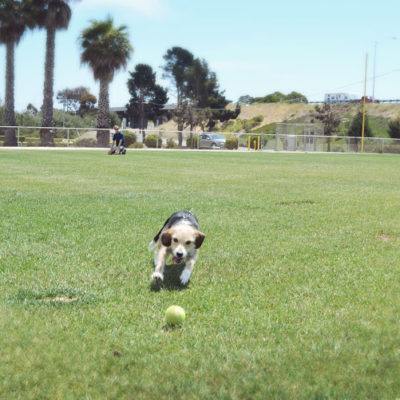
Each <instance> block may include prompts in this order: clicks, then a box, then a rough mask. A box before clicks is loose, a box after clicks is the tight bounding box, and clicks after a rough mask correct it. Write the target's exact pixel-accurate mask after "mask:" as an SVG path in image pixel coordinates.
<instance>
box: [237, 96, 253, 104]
mask: <svg viewBox="0 0 400 400" xmlns="http://www.w3.org/2000/svg"><path fill="white" fill-rule="evenodd" d="M253 101H254V99H253V97H251V96H249V95H248V94H246V95H244V96H240V97H239V99H238V101H237V102H238V104H252V103H253Z"/></svg>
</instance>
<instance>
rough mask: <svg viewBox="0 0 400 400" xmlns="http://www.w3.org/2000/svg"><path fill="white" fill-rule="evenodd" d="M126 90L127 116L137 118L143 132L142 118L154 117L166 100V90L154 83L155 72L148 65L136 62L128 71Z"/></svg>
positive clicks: (158, 113)
mask: <svg viewBox="0 0 400 400" xmlns="http://www.w3.org/2000/svg"><path fill="white" fill-rule="evenodd" d="M129 74H130V76H131V78H130V79H129V80H128V90H129V94H130V95H131V98H130V100H129V103H128V104H127V106H126V107H127V114H128V116H129V117H133V118H137V119H138V120H139V129H140V130H141V131H142V134H143V139H144V137H145V133H144V118H145V117H147V118H148V119H151V118H155V117H156V116H158V115H160V112H161V109H162V108H163V107H164V105H165V103H166V102H167V101H168V96H167V91H166V90H165V89H164V88H162V87H161V86H160V85H157V83H156V73H155V72H153V69H152V68H151V66H150V65H147V64H137V65H136V67H135V71H134V72H130V73H129Z"/></svg>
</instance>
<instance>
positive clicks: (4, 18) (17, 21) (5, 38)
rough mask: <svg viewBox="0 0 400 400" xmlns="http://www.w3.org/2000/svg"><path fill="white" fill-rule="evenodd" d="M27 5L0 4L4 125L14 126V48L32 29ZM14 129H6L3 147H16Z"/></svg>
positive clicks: (7, 1) (14, 1)
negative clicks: (4, 51) (4, 76)
mask: <svg viewBox="0 0 400 400" xmlns="http://www.w3.org/2000/svg"><path fill="white" fill-rule="evenodd" d="M32 26H33V22H32V20H31V18H30V15H29V4H28V3H27V2H26V1H17V0H2V1H1V2H0V43H1V44H4V45H5V46H6V88H5V110H4V124H5V125H7V126H15V125H16V120H15V97H14V85H15V47H16V46H17V44H18V43H19V42H20V40H21V38H22V36H23V34H24V32H25V30H26V29H27V28H28V27H32ZM16 145H17V138H16V136H15V129H6V130H5V135H4V146H16Z"/></svg>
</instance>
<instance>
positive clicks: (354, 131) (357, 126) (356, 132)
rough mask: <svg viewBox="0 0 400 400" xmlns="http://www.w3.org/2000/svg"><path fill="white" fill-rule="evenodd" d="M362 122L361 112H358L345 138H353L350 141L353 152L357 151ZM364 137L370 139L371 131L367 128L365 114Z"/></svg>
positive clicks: (366, 116)
mask: <svg viewBox="0 0 400 400" xmlns="http://www.w3.org/2000/svg"><path fill="white" fill-rule="evenodd" d="M362 120H363V113H362V111H358V113H357V114H356V116H355V117H354V118H353V120H352V121H351V125H350V128H349V130H348V131H347V136H350V137H352V138H354V139H351V141H352V144H353V147H354V150H355V151H358V144H359V142H360V140H359V138H360V137H361V135H362ZM364 137H372V131H371V128H370V127H369V123H368V115H367V114H365V125H364Z"/></svg>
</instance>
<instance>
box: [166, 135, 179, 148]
mask: <svg viewBox="0 0 400 400" xmlns="http://www.w3.org/2000/svg"><path fill="white" fill-rule="evenodd" d="M178 147H179V146H178V144H177V143H175V140H174V139H172V138H170V139H168V140H167V149H177V148H178Z"/></svg>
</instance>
